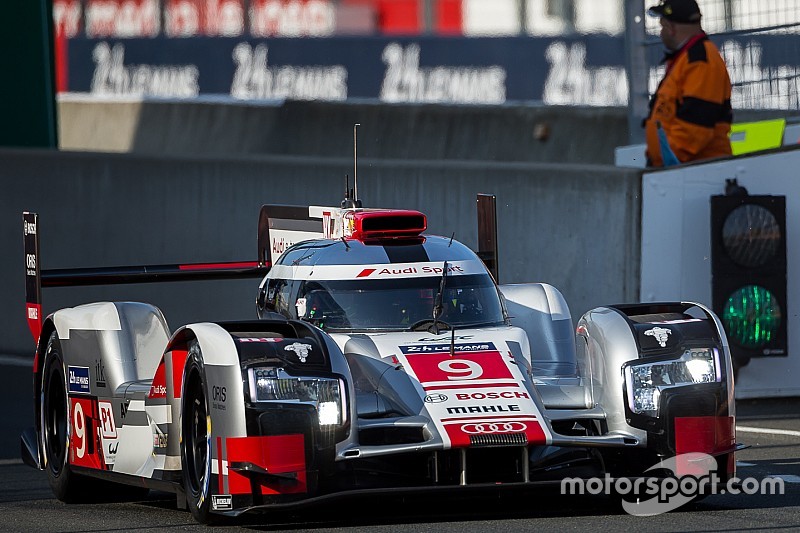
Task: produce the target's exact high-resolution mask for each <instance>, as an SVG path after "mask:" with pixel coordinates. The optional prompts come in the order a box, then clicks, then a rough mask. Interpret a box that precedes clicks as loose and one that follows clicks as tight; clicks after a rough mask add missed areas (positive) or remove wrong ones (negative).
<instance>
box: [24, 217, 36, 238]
mask: <svg viewBox="0 0 800 533" xmlns="http://www.w3.org/2000/svg"><path fill="white" fill-rule="evenodd" d="M22 230H23V233H24V234H25V235H36V223H35V222H28V221H27V220H26V221H24V222H23V223H22Z"/></svg>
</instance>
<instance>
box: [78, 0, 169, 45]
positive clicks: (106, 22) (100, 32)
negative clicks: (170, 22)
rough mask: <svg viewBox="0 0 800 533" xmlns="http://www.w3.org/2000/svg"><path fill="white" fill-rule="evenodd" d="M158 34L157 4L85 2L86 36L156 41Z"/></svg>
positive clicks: (132, 0)
mask: <svg viewBox="0 0 800 533" xmlns="http://www.w3.org/2000/svg"><path fill="white" fill-rule="evenodd" d="M160 31H161V13H160V10H159V6H158V0H124V1H122V0H87V2H86V36H87V37H89V38H97V37H111V36H114V37H123V38H125V37H155V36H156V35H158V34H159V32H160Z"/></svg>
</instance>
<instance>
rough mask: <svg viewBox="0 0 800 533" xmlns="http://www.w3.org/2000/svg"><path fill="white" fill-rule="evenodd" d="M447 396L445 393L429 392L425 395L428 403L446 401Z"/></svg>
mask: <svg viewBox="0 0 800 533" xmlns="http://www.w3.org/2000/svg"><path fill="white" fill-rule="evenodd" d="M446 401H447V396H446V395H444V394H428V395H427V396H425V402H426V403H441V402H446Z"/></svg>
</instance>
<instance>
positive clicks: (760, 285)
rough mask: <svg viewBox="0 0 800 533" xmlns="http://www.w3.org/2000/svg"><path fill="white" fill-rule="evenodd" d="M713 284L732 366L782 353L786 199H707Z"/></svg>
mask: <svg viewBox="0 0 800 533" xmlns="http://www.w3.org/2000/svg"><path fill="white" fill-rule="evenodd" d="M711 276H712V279H711V286H712V298H713V307H714V312H715V313H717V315H718V316H719V318H720V320H722V324H723V326H724V327H725V333H726V334H727V336H728V343H729V344H730V347H731V355H732V356H733V359H734V364H735V365H736V366H743V365H745V364H747V362H748V361H750V358H751V357H764V356H785V355H786V317H787V316H788V312H787V309H786V305H787V302H786V197H785V196H747V195H743V196H712V197H711Z"/></svg>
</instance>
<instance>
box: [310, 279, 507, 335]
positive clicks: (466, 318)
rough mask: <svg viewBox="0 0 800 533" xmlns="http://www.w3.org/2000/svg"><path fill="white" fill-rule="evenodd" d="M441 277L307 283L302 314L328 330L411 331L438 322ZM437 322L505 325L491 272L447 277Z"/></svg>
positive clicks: (464, 325)
mask: <svg viewBox="0 0 800 533" xmlns="http://www.w3.org/2000/svg"><path fill="white" fill-rule="evenodd" d="M441 279H442V278H441V277H438V276H435V277H434V276H432V277H413V278H402V279H392V280H335V281H317V280H314V281H306V282H304V284H303V286H302V287H301V288H300V292H299V294H300V297H299V298H298V300H297V304H296V305H297V314H298V317H299V318H301V319H304V320H308V321H310V322H313V323H315V324H316V325H318V326H319V327H321V328H323V329H326V330H339V331H352V330H395V331H399V330H408V329H410V328H412V327H413V326H415V325H418V324H419V323H420V322H421V321H425V320H428V321H432V320H433V308H434V304H435V301H436V294H437V292H438V291H439V285H440V282H441ZM438 320H440V321H441V322H444V323H446V324H449V325H451V326H452V327H454V328H463V327H470V326H487V325H499V324H502V323H504V321H505V317H504V315H503V308H502V305H501V303H500V296H499V294H498V292H497V288H496V287H495V285H494V283H493V282H492V279H491V278H490V277H489V276H488V275H487V274H474V275H459V276H452V275H451V276H447V279H446V283H445V289H444V292H443V294H442V312H441V316H440V317H439V318H438Z"/></svg>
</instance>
